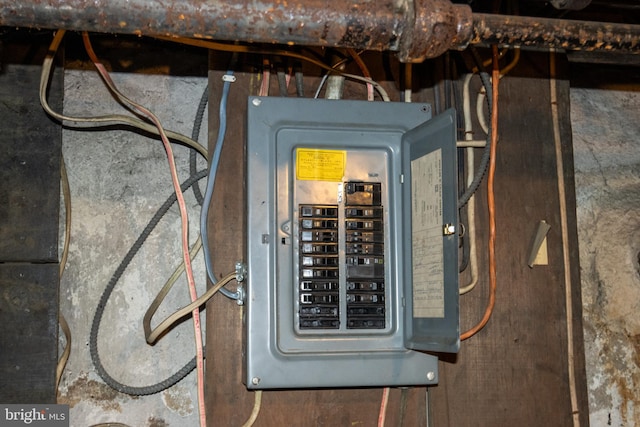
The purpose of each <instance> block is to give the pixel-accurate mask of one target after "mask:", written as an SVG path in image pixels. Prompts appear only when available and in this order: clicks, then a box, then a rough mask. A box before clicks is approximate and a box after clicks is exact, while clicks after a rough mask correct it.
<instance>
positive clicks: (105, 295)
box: [89, 170, 207, 396]
mask: <svg viewBox="0 0 640 427" xmlns="http://www.w3.org/2000/svg"><path fill="white" fill-rule="evenodd" d="M205 176H207V171H206V170H202V171H199V172H198V173H197V174H196V175H192V176H190V177H189V178H188V179H187V180H186V181H184V182H183V183H182V185H181V187H180V189H181V191H182V192H185V191H187V190H188V189H189V188H191V186H193V185H194V184H195V183H196V182H198V181H199V180H200V179H202V178H204V177H205ZM176 201H177V196H176V195H175V193H172V194H170V195H169V196H168V197H167V199H166V200H165V201H164V203H163V204H162V205H161V206H160V208H158V210H157V211H156V213H155V214H154V215H153V217H152V218H151V220H150V221H149V223H148V224H147V225H146V226H145V228H144V229H143V230H142V232H141V233H140V235H139V236H138V238H137V239H136V241H135V242H134V243H133V245H132V246H131V248H130V249H129V251H128V252H127V253H126V254H125V256H124V258H123V259H122V261H121V262H120V264H119V265H118V267H117V268H116V271H115V272H114V273H113V275H112V276H111V279H109V283H108V284H107V286H106V287H105V289H104V290H103V291H102V295H100V299H99V301H98V305H97V307H96V311H95V313H94V315H93V320H92V322H91V330H90V333H89V353H90V355H91V360H92V361H93V365H94V366H95V368H96V371H97V372H98V375H100V377H101V378H102V379H103V380H104V382H105V383H106V384H107V385H109V387H111V388H113V389H114V390H117V391H119V392H121V393H126V394H130V395H133V396H145V395H149V394H156V393H160V392H161V391H163V390H165V389H167V388H169V387H171V386H173V385H174V384H176V383H177V382H179V381H180V380H182V379H183V378H184V377H185V376H187V374H189V372H191V371H192V370H193V369H194V368H195V367H196V358H195V357H194V358H193V359H191V360H190V361H189V362H187V363H186V364H185V365H184V366H183V367H182V368H181V369H180V370H178V371H177V372H176V373H174V374H172V375H170V376H169V377H167V378H166V379H164V380H162V381H160V382H158V383H156V384H153V385H149V386H143V387H134V386H129V385H126V384H122V383H120V382H119V381H117V380H116V379H114V378H113V377H112V376H111V375H110V374H109V373H108V372H107V370H106V369H105V368H104V366H103V365H102V361H101V359H100V353H99V351H98V333H99V332H100V323H101V322H102V317H103V315H104V310H105V308H106V306H107V302H108V301H109V298H111V294H112V293H113V290H114V289H115V287H116V285H117V284H118V282H119V281H120V278H121V277H122V275H123V274H124V272H125V271H126V269H127V267H128V266H129V264H131V261H132V260H133V258H134V257H135V255H136V254H137V253H138V251H139V250H140V248H141V247H142V245H143V244H144V242H145V241H146V240H147V238H148V237H149V236H150V235H151V233H152V232H153V230H154V229H155V228H156V226H157V225H158V223H159V222H160V220H161V219H162V218H163V217H164V215H165V214H166V213H167V212H168V211H169V208H171V206H173V204H174V203H175V202H176Z"/></svg>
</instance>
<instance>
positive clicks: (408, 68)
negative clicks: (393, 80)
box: [404, 62, 413, 102]
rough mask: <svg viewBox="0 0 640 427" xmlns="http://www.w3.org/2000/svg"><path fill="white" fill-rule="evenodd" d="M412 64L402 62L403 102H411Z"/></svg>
mask: <svg viewBox="0 0 640 427" xmlns="http://www.w3.org/2000/svg"><path fill="white" fill-rule="evenodd" d="M412 70H413V66H412V65H411V63H410V62H407V63H406V64H404V102H411V95H412V93H413V90H412V82H413V74H412V73H413V71H412Z"/></svg>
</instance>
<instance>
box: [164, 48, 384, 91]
mask: <svg viewBox="0 0 640 427" xmlns="http://www.w3.org/2000/svg"><path fill="white" fill-rule="evenodd" d="M154 37H155V38H157V39H160V40H165V41H171V42H174V43H182V44H186V45H189V46H196V47H202V48H205V49H212V50H222V51H226V52H238V53H262V54H270V55H280V56H288V57H290V58H295V59H299V60H302V61H306V62H309V63H311V64H313V65H315V66H317V67H320V68H322V69H324V70H327V71H331V72H336V73H339V74H340V75H342V76H344V77H346V78H349V79H352V80H358V81H361V82H364V83H371V84H372V85H373V87H375V88H376V90H377V91H378V94H379V95H380V97H381V98H382V100H383V101H387V102H388V101H390V100H391V99H390V98H389V94H388V93H387V91H386V90H385V89H384V88H383V87H382V86H381V85H380V84H379V83H378V82H376V81H375V80H372V79H368V78H366V77H362V76H358V75H356V74H349V73H344V72H341V71H337V70H335V69H334V68H332V67H330V66H329V65H327V64H325V63H323V62H321V61H318V60H316V59H314V58H311V57H309V56H305V55H302V54H299V53H296V52H290V51H288V50H284V49H260V48H256V47H252V46H245V45H237V44H227V43H219V42H214V41H210V40H201V39H191V38H185V37H166V36H154Z"/></svg>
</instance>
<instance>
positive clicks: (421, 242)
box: [411, 149, 444, 318]
mask: <svg viewBox="0 0 640 427" xmlns="http://www.w3.org/2000/svg"><path fill="white" fill-rule="evenodd" d="M411 193H412V194H411V221H412V222H411V226H412V233H411V245H412V246H411V248H412V255H413V256H412V263H413V317H422V318H443V317H444V268H443V264H444V262H443V261H444V260H443V244H444V242H443V238H442V154H441V150H440V149H438V150H436V151H433V152H431V153H429V154H426V155H424V156H422V157H419V158H417V159H415V160H412V161H411Z"/></svg>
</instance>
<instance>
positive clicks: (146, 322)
mask: <svg viewBox="0 0 640 427" xmlns="http://www.w3.org/2000/svg"><path fill="white" fill-rule="evenodd" d="M194 185H195V184H194ZM201 248H202V238H201V237H200V236H198V239H197V240H196V243H194V245H193V247H192V248H191V251H190V252H189V256H190V257H191V259H193V258H194V257H195V256H196V254H197V253H198V252H199V251H200V249H201ZM183 272H184V261H183V262H181V263H180V265H179V266H178V267H176V269H175V270H174V271H173V274H172V275H171V276H170V277H169V279H167V281H166V282H165V284H164V286H163V287H162V289H161V290H160V292H158V294H157V295H156V297H155V299H154V300H153V302H152V303H151V304H150V305H149V308H148V309H147V311H146V312H145V314H144V317H143V319H142V329H143V330H144V336H145V339H146V340H147V344H150V345H152V344H155V341H156V340H153V341H151V340H150V339H149V336H150V335H151V319H152V318H153V315H154V314H155V312H156V311H157V310H158V307H160V304H162V301H163V300H164V298H165V297H166V296H167V294H168V293H169V291H170V290H171V288H172V287H173V285H174V284H175V283H176V281H177V280H178V278H179V277H180V275H181V274H182V273H183Z"/></svg>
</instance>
